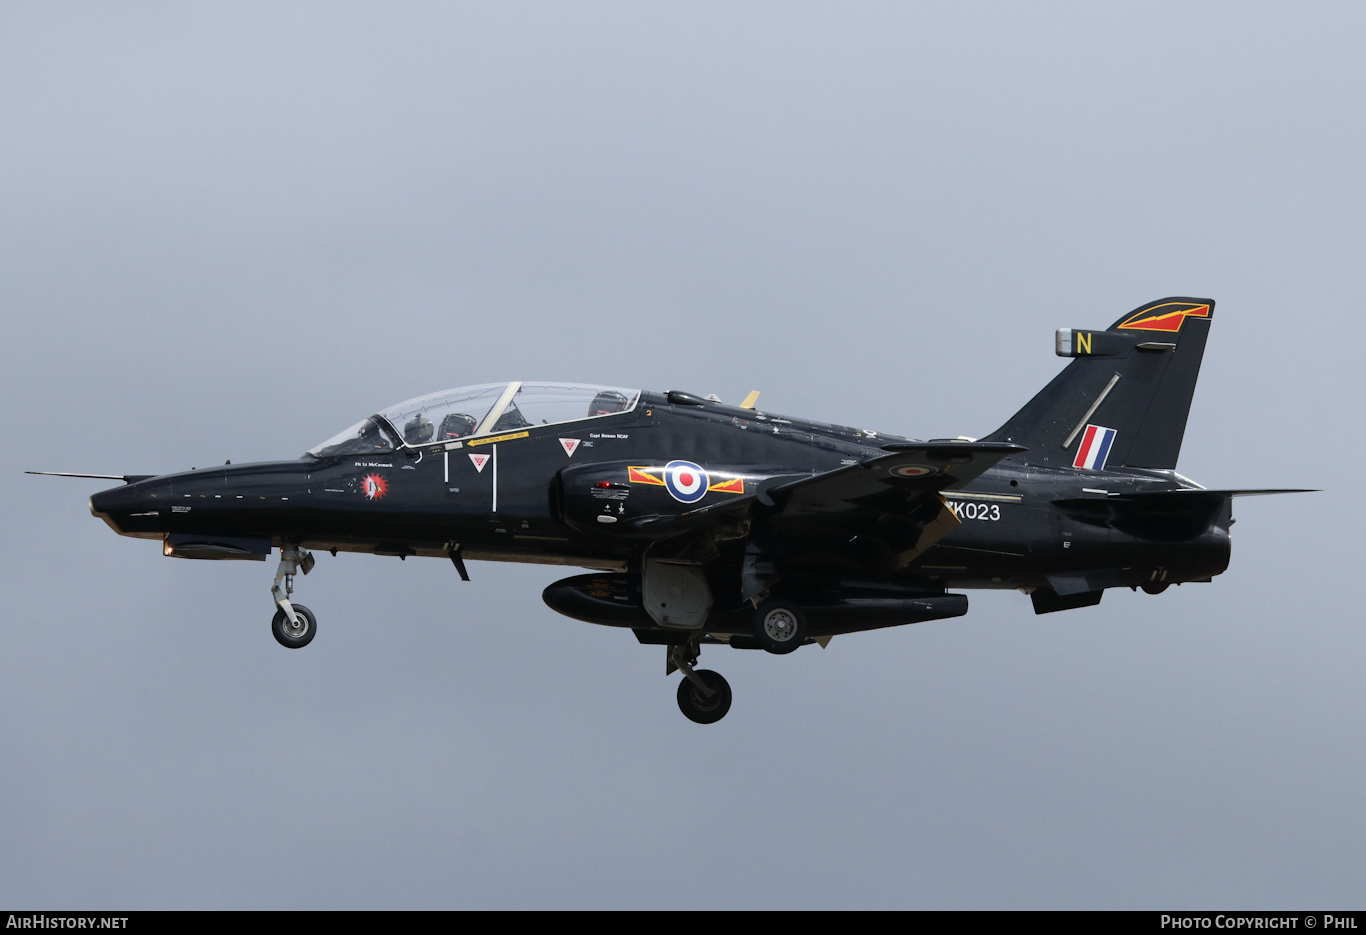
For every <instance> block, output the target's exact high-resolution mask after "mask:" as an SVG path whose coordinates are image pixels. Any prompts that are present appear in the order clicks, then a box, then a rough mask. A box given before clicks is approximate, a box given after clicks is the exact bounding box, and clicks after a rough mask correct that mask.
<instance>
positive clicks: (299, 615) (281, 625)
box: [270, 604, 318, 649]
mask: <svg viewBox="0 0 1366 935" xmlns="http://www.w3.org/2000/svg"><path fill="white" fill-rule="evenodd" d="M290 607H291V609H292V610H293V614H292V615H286V614H285V609H284V608H283V607H281V608H280V609H279V610H277V611H275V616H274V617H273V618H271V621H270V632H272V633H274V634H275V641H276V642H277V643H279V644H280V645H281V646H284V647H285V648H286V649H302V648H303V647H305V646H307V645H308V644H309V643H311V642H313V636H314V634H316V633H317V632H318V618H316V617H314V616H313V611H311V610H309V609H308V608H307V607H305V606H304V605H303V604H291V605H290Z"/></svg>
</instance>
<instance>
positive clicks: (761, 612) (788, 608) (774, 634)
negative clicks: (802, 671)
mask: <svg viewBox="0 0 1366 935" xmlns="http://www.w3.org/2000/svg"><path fill="white" fill-rule="evenodd" d="M753 626H754V638H755V639H756V640H758V641H759V645H760V646H762V647H763V648H764V649H766V650H768V651H769V652H771V653H777V654H778V655H782V654H784V653H790V652H792V651H793V650H794V649H796V648H797V647H798V646H800V645H802V644H803V643H805V642H806V614H804V613H802V609H801V607H799V606H797V605H796V604H794V603H792V602H791V601H784V600H778V599H770V600H767V601H764V602H763V603H762V604H760V605H759V607H758V609H757V610H755V611H754V623H753Z"/></svg>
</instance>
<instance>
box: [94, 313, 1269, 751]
mask: <svg viewBox="0 0 1366 935" xmlns="http://www.w3.org/2000/svg"><path fill="white" fill-rule="evenodd" d="M1213 314H1214V303H1213V302H1212V301H1210V300H1208V299H1192V298H1168V299H1161V300H1159V301H1157V302H1153V303H1150V304H1148V305H1144V306H1142V307H1141V308H1138V309H1136V310H1134V311H1133V312H1130V313H1129V314H1127V315H1125V316H1124V317H1122V318H1120V319H1119V321H1117V322H1115V324H1114V325H1112V326H1111V327H1110V328H1108V329H1106V330H1103V331H1101V330H1096V331H1088V330H1080V329H1063V330H1060V331H1058V333H1057V353H1058V354H1059V355H1060V356H1062V357H1068V358H1072V362H1071V363H1070V364H1069V365H1068V366H1067V367H1066V368H1065V369H1064V370H1063V371H1062V372H1061V373H1060V374H1059V375H1058V376H1057V377H1056V378H1055V379H1054V380H1053V381H1052V382H1051V383H1049V384H1048V385H1047V386H1046V387H1044V389H1043V390H1042V391H1041V392H1040V393H1039V394H1038V395H1037V396H1035V397H1034V398H1033V399H1032V400H1030V401H1029V403H1028V404H1027V405H1026V406H1025V407H1024V408H1023V409H1021V410H1020V411H1019V412H1018V413H1016V414H1015V415H1014V416H1012V417H1011V418H1010V420H1009V421H1007V422H1006V424H1005V425H1003V426H1002V427H1001V428H1000V429H998V430H996V431H995V432H993V433H992V434H991V435H989V436H987V437H986V438H984V439H981V440H976V439H971V438H961V437H960V438H939V439H931V440H929V441H921V440H917V439H912V438H904V437H901V436H898V435H887V434H883V433H881V432H874V431H869V430H867V429H865V428H851V427H846V426H840V425H828V424H825V423H821V422H812V421H809V420H805V419H798V418H791V417H787V416H780V415H776V414H774V413H770V412H766V411H763V410H760V409H757V408H755V401H756V399H757V397H758V394H757V393H751V394H750V396H749V398H748V399H746V400H745V401H744V402H742V403H741V404H740V405H739V406H727V405H723V404H722V403H721V402H720V401H719V400H716V399H715V398H714V397H707V398H703V397H700V396H696V395H693V394H691V393H684V392H678V391H670V392H666V393H653V392H648V391H643V390H637V389H628V388H624V387H608V386H593V385H587V384H570V383H522V382H511V383H491V384H485V385H481V386H466V387H461V388H459V389H453V390H447V391H445V392H441V393H433V394H432V395H430V396H423V397H421V398H419V399H413V400H409V401H407V402H403V403H399V404H398V405H396V406H391V407H390V408H388V409H384V410H381V411H380V412H377V413H375V414H374V415H372V416H369V417H368V418H365V419H362V420H361V421H360V422H358V423H356V424H355V425H354V426H352V427H351V428H348V429H347V430H346V431H344V432H341V433H339V434H337V435H336V436H334V437H332V438H330V439H328V440H327V441H325V442H323V443H322V444H320V445H318V446H317V447H315V448H313V449H311V450H310V451H309V452H308V453H307V454H305V455H304V456H303V457H301V458H298V459H295V460H292V461H274V462H267V463H260V464H237V465H234V464H228V465H224V466H222V467H215V468H207V469H202V470H192V471H188V472H184V473H179V474H165V475H160V476H123V477H120V478H119V479H121V480H123V481H124V482H125V483H124V486H121V487H117V488H114V489H112V490H106V491H103V492H101V493H97V494H95V495H94V496H93V497H91V498H90V509H91V512H92V513H94V515H96V516H98V517H99V518H101V519H103V520H104V521H105V522H106V523H108V524H109V526H110V527H111V528H113V529H114V531H115V532H118V533H119V534H121V535H125V536H132V537H135V538H142V539H154V540H156V541H158V542H160V543H162V551H163V553H164V554H165V555H169V556H173V557H176V558H192V559H215V560H224V559H246V560H255V561H264V560H266V558H267V556H268V555H269V554H270V552H271V550H272V549H279V550H280V562H279V566H278V568H277V570H276V574H275V582H274V586H273V587H272V589H271V593H272V595H273V597H274V599H275V603H276V605H277V610H276V612H275V616H274V619H273V620H272V624H271V625H272V629H273V631H274V634H275V638H276V639H277V640H278V641H279V642H280V643H281V644H282V645H284V646H287V647H289V648H291V649H298V648H300V647H303V646H306V645H307V644H308V643H309V642H310V641H311V640H312V639H313V637H314V635H315V633H316V632H317V622H316V619H315V618H314V615H313V613H312V611H310V610H309V609H308V608H306V607H304V606H303V605H302V604H298V603H295V602H294V601H293V600H292V599H291V595H292V593H293V585H294V576H295V574H296V573H297V572H300V571H301V572H303V573H304V574H307V573H308V572H309V571H310V570H311V569H312V568H313V567H314V558H313V553H314V552H316V551H318V550H326V551H329V552H331V553H332V554H333V555H335V554H336V553H337V552H338V551H339V550H340V551H349V552H368V553H373V554H376V555H396V556H399V557H400V558H406V557H407V556H410V555H416V556H432V557H439V558H443V559H447V560H449V561H450V562H452V563H453V564H454V566H455V569H456V571H457V572H458V573H459V575H460V577H461V578H463V579H465V580H469V577H468V575H467V573H466V566H465V562H466V561H467V560H470V559H477V560H484V561H505V562H539V563H544V564H549V565H568V566H577V567H580V568H584V569H591V573H590V574H580V575H575V576H572V577H568V578H564V579H562V580H560V581H556V582H555V583H554V584H552V585H550V586H549V587H548V588H546V589H545V592H544V599H545V602H546V603H547V604H548V605H549V606H550V607H551V608H552V609H554V610H556V611H558V612H559V613H562V614H566V615H568V616H570V617H574V618H577V619H579V620H585V621H588V622H590V623H598V624H604V625H606V626H614V627H622V628H625V629H629V630H631V631H632V633H634V634H635V637H636V639H638V640H639V641H640V642H641V643H648V644H656V645H660V646H664V647H665V648H666V652H667V657H668V663H667V671H668V672H669V673H672V672H674V671H676V670H677V671H681V672H682V673H683V678H682V680H681V681H680V683H679V686H678V705H679V707H680V708H681V709H682V711H683V713H684V714H685V715H686V716H687V717H689V718H690V719H692V720H693V721H696V722H699V723H704V724H705V723H711V722H714V721H718V720H720V719H721V718H722V717H723V716H724V715H725V714H726V711H727V710H728V709H729V708H730V704H731V690H730V686H729V685H728V684H727V683H726V680H725V679H723V678H722V677H721V676H720V675H718V674H717V673H715V672H712V671H710V670H706V669H697V668H695V666H696V663H697V659H698V654H699V652H700V650H701V648H702V646H704V645H712V644H714V645H723V644H729V645H730V646H732V647H734V648H736V649H763V650H767V651H768V652H770V653H788V652H792V651H793V650H795V649H798V648H799V647H801V646H804V645H807V644H811V643H816V644H819V645H821V646H824V645H825V644H826V643H828V642H829V640H830V639H831V638H832V637H834V636H839V635H842V634H845V633H853V632H857V631H860V630H871V629H875V628H878V627H890V626H899V625H901V624H907V623H916V622H919V621H924V620H936V619H940V618H945V617H957V616H961V615H963V614H965V613H967V610H968V599H967V597H966V596H965V595H963V594H959V593H954V592H955V591H956V590H958V589H968V588H1017V589H1019V590H1021V591H1023V592H1024V593H1026V594H1028V595H1029V596H1030V599H1031V600H1032V601H1033V604H1034V610H1035V612H1036V613H1040V614H1045V613H1052V612H1054V611H1060V610H1070V609H1073V608H1078V607H1087V606H1090V605H1093V604H1098V603H1100V600H1101V598H1102V596H1103V595H1104V594H1105V589H1106V588H1117V587H1128V588H1142V589H1143V590H1144V591H1146V592H1148V593H1149V594H1158V593H1161V592H1162V591H1163V590H1165V589H1166V588H1167V587H1168V586H1169V585H1171V584H1173V583H1177V584H1179V583H1182V582H1192V581H1209V580H1211V579H1212V578H1213V577H1214V576H1215V575H1217V574H1220V573H1221V572H1223V571H1224V569H1225V568H1226V567H1227V566H1228V560H1229V526H1230V525H1231V524H1232V501H1233V498H1234V497H1236V496H1239V495H1246V494H1264V493H1281V492H1290V491H1273V490H1207V489H1205V488H1203V487H1201V486H1200V485H1198V484H1196V483H1195V482H1193V481H1191V480H1188V479H1187V478H1185V477H1182V476H1181V475H1180V474H1178V473H1177V472H1176V459H1177V454H1178V453H1179V452H1180V449H1181V438H1182V435H1183V434H1184V432H1185V427H1186V416H1187V413H1188V411H1189V409H1190V403H1191V396H1192V394H1193V392H1194V390H1195V382H1196V377H1197V375H1198V372H1199V369H1200V360H1201V357H1202V355H1203V354H1204V350H1205V339H1206V337H1207V336H1208V334H1209V328H1210V322H1211V320H1212V318H1213ZM78 476H101V477H111V476H112V477H117V475H78Z"/></svg>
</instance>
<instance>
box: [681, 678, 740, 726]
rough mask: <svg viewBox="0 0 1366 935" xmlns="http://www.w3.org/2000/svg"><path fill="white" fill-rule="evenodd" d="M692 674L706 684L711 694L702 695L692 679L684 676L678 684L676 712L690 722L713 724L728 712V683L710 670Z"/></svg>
mask: <svg viewBox="0 0 1366 935" xmlns="http://www.w3.org/2000/svg"><path fill="white" fill-rule="evenodd" d="M693 674H694V675H696V676H697V677H698V678H700V679H701V680H702V681H704V682H706V683H707V687H708V688H710V689H711V691H712V693H711V694H710V695H708V694H706V693H704V692H703V691H702V690H701V689H699V688H698V687H697V686H696V685H694V684H693V683H692V679H690V678H687V677H686V676H685V677H684V678H683V681H681V682H679V683H678V710H680V711H682V712H683V716H684V717H686V718H687V719H688V720H690V721H694V722H696V723H698V724H715V723H716V722H717V721H719V720H721V718H723V717H725V716H726V712H727V711H729V710H730V683H728V682H727V681H726V680H725V679H723V678H722V677H721V673H720V672H713V671H712V670H711V669H697V670H695V671H694V672H693Z"/></svg>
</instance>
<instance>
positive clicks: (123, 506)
mask: <svg viewBox="0 0 1366 935" xmlns="http://www.w3.org/2000/svg"><path fill="white" fill-rule="evenodd" d="M148 493H149V491H148V489H147V485H145V484H125V485H124V486H122V487H111V488H110V489H109V490H101V491H100V492H99V493H97V494H95V495H93V496H92V497H91V498H90V512H91V513H92V514H93V515H95V516H96V517H98V518H99V519H102V520H104V521H105V522H106V523H108V524H109V526H110V527H111V528H113V530H114V531H115V532H117V533H120V534H123V535H127V534H129V533H145V532H148V531H154V530H155V529H156V528H159V527H160V524H159V523H158V522H156V520H157V519H158V516H159V512H158V511H157V507H156V505H155V504H154V502H153V501H152V500H151V499H150V498H149V497H148Z"/></svg>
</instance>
